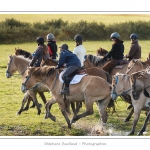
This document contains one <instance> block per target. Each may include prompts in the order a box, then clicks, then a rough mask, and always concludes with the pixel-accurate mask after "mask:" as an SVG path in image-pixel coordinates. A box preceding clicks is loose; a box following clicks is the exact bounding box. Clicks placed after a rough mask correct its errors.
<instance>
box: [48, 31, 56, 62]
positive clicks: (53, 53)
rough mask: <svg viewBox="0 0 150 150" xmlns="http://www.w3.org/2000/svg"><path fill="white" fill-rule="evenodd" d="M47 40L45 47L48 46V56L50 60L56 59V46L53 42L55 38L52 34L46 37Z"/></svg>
mask: <svg viewBox="0 0 150 150" xmlns="http://www.w3.org/2000/svg"><path fill="white" fill-rule="evenodd" d="M46 39H47V42H48V43H47V46H48V51H49V54H50V57H51V58H52V59H56V57H57V45H56V41H55V36H54V35H53V34H52V33H49V34H48V35H47V36H46Z"/></svg>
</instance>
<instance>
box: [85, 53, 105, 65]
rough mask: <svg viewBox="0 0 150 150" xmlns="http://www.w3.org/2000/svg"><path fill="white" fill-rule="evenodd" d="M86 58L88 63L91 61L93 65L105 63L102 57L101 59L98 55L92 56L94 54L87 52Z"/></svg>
mask: <svg viewBox="0 0 150 150" xmlns="http://www.w3.org/2000/svg"><path fill="white" fill-rule="evenodd" d="M86 59H87V60H88V61H89V62H90V63H92V64H93V65H95V66H98V65H99V64H104V63H105V62H104V60H103V59H101V58H100V57H98V56H94V55H92V54H88V55H87V57H86Z"/></svg>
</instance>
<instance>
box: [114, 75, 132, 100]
mask: <svg viewBox="0 0 150 150" xmlns="http://www.w3.org/2000/svg"><path fill="white" fill-rule="evenodd" d="M129 77H130V76H128V75H126V74H119V73H117V74H116V75H114V76H113V77H112V91H111V98H112V100H115V99H116V98H117V97H118V96H122V95H124V94H127V93H128V92H129V91H130V90H131V88H130V84H129Z"/></svg>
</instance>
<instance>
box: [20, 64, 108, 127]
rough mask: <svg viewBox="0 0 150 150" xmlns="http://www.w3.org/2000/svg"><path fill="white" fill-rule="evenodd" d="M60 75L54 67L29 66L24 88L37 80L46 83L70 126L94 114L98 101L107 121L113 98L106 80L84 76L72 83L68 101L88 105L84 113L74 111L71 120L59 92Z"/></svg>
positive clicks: (28, 87)
mask: <svg viewBox="0 0 150 150" xmlns="http://www.w3.org/2000/svg"><path fill="white" fill-rule="evenodd" d="M58 76H59V73H58V71H57V70H55V69H54V67H49V66H45V67H41V68H40V67H37V68H33V67H32V68H29V70H28V76H27V77H26V80H25V82H24V83H23V84H22V89H26V90H27V89H32V86H31V85H30V84H31V83H34V84H36V83H37V82H42V83H43V84H46V85H47V86H48V87H49V90H50V91H51V93H52V95H53V97H54V98H55V100H56V101H57V103H58V104H59V107H60V110H61V112H62V114H63V116H64V117H65V120H66V122H67V124H68V128H71V124H72V123H74V122H76V121H77V120H78V119H80V118H82V117H86V116H88V115H91V114H93V103H94V102H96V103H97V106H98V109H99V114H100V116H101V118H102V122H103V123H106V122H107V115H106V108H107V105H108V103H109V101H110V99H111V98H110V91H111V85H110V84H109V83H108V82H107V81H106V80H104V79H102V78H100V77H97V76H84V77H83V78H82V80H81V82H79V83H78V84H74V85H70V95H69V96H67V101H69V102H84V103H85V107H86V111H85V112H84V113H82V114H78V115H77V114H76V112H75V111H73V112H74V116H73V119H72V121H71V122H70V119H69V117H68V115H67V113H66V108H65V102H64V99H63V96H62V95H61V94H59V90H60V89H61V88H62V83H61V82H60V81H59V80H58Z"/></svg>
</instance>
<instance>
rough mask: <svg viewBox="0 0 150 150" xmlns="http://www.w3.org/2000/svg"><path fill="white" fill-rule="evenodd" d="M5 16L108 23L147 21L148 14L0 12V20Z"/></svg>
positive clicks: (22, 19)
mask: <svg viewBox="0 0 150 150" xmlns="http://www.w3.org/2000/svg"><path fill="white" fill-rule="evenodd" d="M6 18H7V19H8V18H14V19H17V20H19V21H25V22H30V23H34V22H44V21H48V20H52V19H59V18H61V19H62V20H64V21H68V22H78V21H80V20H85V21H87V22H93V21H95V22H103V23H104V24H106V25H108V24H113V23H116V22H117V23H119V22H126V21H139V20H140V21H149V20H150V14H40V13H39V14H0V21H4V20H5V19H6Z"/></svg>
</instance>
